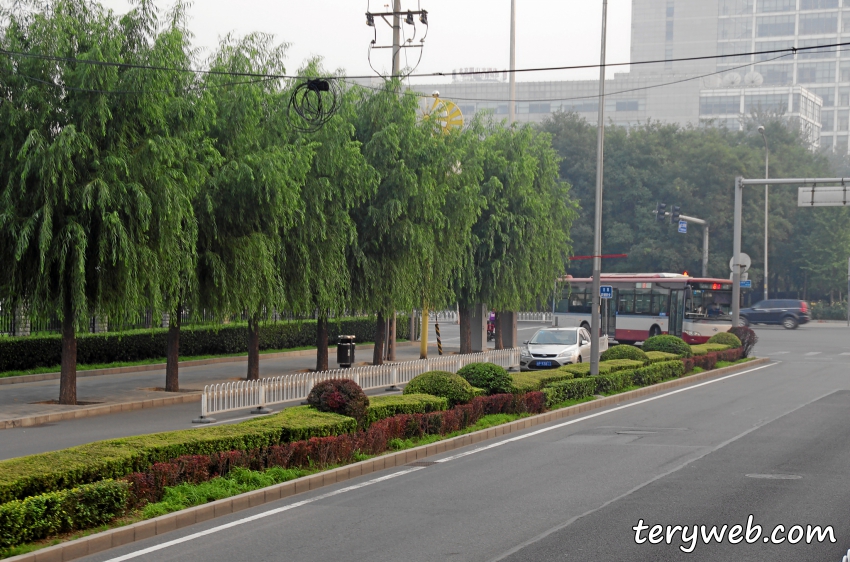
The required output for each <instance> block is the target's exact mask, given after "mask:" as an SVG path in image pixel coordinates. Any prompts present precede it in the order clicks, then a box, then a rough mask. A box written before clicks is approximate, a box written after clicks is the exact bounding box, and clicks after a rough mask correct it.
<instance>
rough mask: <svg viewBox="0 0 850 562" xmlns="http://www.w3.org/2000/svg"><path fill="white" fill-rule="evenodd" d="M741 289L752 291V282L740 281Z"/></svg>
mask: <svg viewBox="0 0 850 562" xmlns="http://www.w3.org/2000/svg"><path fill="white" fill-rule="evenodd" d="M741 288H742V289H752V288H753V282H752V281H741Z"/></svg>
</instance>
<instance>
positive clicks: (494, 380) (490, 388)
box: [457, 363, 511, 394]
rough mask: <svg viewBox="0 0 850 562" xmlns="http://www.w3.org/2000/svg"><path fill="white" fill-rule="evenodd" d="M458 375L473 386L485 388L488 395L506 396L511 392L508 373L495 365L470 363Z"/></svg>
mask: <svg viewBox="0 0 850 562" xmlns="http://www.w3.org/2000/svg"><path fill="white" fill-rule="evenodd" d="M457 374H458V375H460V376H461V377H463V378H465V379H466V381H467V382H468V383H469V384H471V385H472V386H474V387H478V388H483V389H484V390H485V391H486V392H487V393H488V394H506V393H509V392H510V391H511V377H510V375H509V374H508V371H507V370H505V368H504V367H501V366H499V365H496V364H495V363H470V364H469V365H466V366H464V367H462V368H461V369H460V370H459V371H458V372H457Z"/></svg>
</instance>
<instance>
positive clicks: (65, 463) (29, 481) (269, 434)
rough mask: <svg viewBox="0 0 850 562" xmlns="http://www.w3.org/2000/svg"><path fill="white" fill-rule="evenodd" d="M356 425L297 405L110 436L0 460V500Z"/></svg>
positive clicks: (332, 432) (337, 431) (345, 430)
mask: <svg viewBox="0 0 850 562" xmlns="http://www.w3.org/2000/svg"><path fill="white" fill-rule="evenodd" d="M356 429H357V422H356V421H355V420H354V419H353V418H349V417H346V416H340V415H339V414H332V413H326V412H319V411H317V410H314V409H312V408H310V407H308V406H299V407H295V408H287V409H286V410H283V411H282V412H280V413H279V414H274V415H271V416H263V417H261V418H257V419H254V420H251V421H247V422H243V423H239V424H232V425H222V426H217V427H205V428H201V429H184V430H180V431H170V432H165V433H153V434H150V435H139V436H135V437H125V438H122V439H110V440H107V441H97V442H95V443H89V444H87V445H80V446H79V447H71V448H69V449H64V450H61V451H52V452H49V453H41V454H38V455H30V456H27V457H19V458H14V459H8V460H5V461H0V503H5V502H8V501H12V500H16V499H23V498H27V497H30V496H35V495H38V494H43V493H45V492H53V491H56V490H64V489H69V488H73V487H76V486H79V485H81V484H88V483H91V482H97V481H99V480H102V479H104V478H120V477H122V476H125V475H127V474H130V473H131V472H141V471H144V470H147V468H148V467H150V466H151V465H152V464H154V463H156V462H164V461H168V460H171V459H175V458H177V457H179V456H182V455H203V454H211V453H219V452H226V451H250V450H252V449H259V448H262V447H269V446H271V445H278V444H280V443H286V442H289V441H300V440H302V439H309V438H311V437H327V436H329V435H339V434H341V433H351V432H353V431H355V430H356Z"/></svg>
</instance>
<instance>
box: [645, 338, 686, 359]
mask: <svg viewBox="0 0 850 562" xmlns="http://www.w3.org/2000/svg"><path fill="white" fill-rule="evenodd" d="M643 350H644V351H645V352H646V351H664V352H665V353H675V354H676V355H678V356H679V357H690V356H691V346H689V345H688V344H686V343H685V340H683V339H682V338H677V337H676V336H652V337H651V338H647V340H646V341H645V342H643Z"/></svg>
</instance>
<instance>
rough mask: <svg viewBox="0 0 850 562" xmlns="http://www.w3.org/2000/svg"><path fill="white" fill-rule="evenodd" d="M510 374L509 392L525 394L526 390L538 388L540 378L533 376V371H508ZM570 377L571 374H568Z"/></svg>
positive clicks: (531, 390)
mask: <svg viewBox="0 0 850 562" xmlns="http://www.w3.org/2000/svg"><path fill="white" fill-rule="evenodd" d="M547 372H548V371H547ZM510 375H511V392H512V393H513V394H525V393H526V392H534V391H535V390H540V386H541V385H540V380H539V379H538V378H537V377H535V376H534V375H535V373H510ZM570 377H572V374H570Z"/></svg>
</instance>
